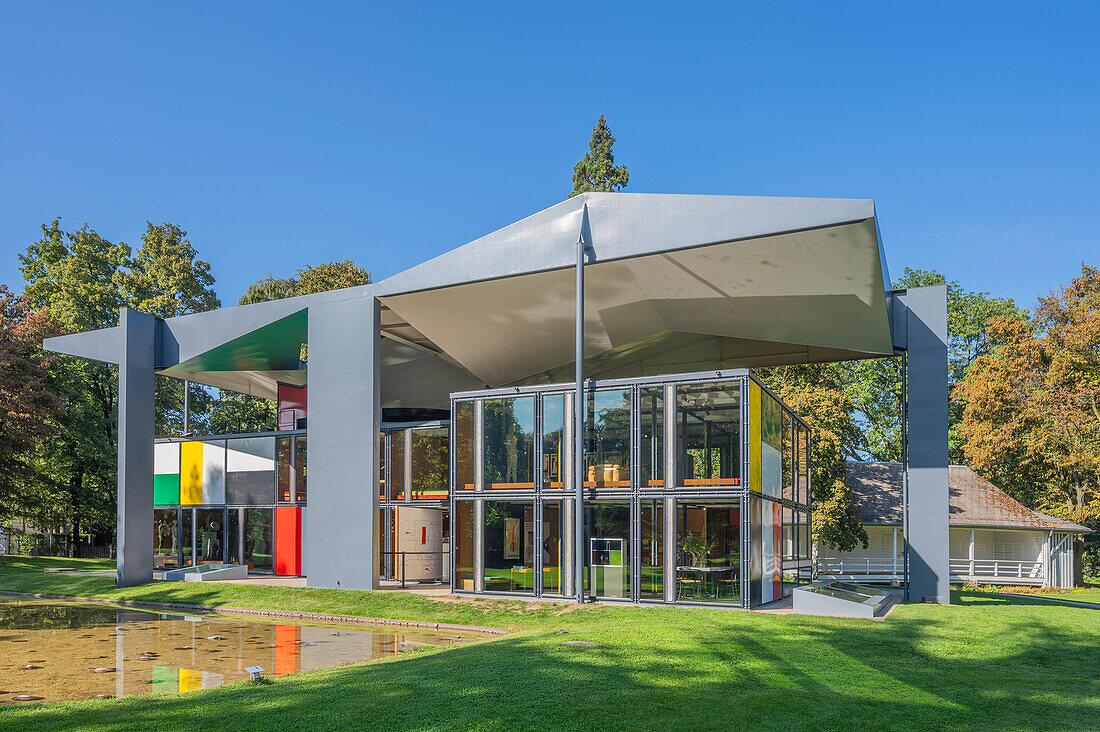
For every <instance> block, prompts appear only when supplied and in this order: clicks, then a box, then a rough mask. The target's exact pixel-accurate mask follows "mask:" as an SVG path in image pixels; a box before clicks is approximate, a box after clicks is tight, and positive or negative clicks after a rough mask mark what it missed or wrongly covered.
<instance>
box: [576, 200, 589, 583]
mask: <svg viewBox="0 0 1100 732" xmlns="http://www.w3.org/2000/svg"><path fill="white" fill-rule="evenodd" d="M587 216H588V207H587V206H586V207H585V208H584V213H583V217H584V218H587ZM585 248H586V247H585V241H584V220H583V218H582V220H581V225H580V227H579V231H578V232H577V262H576V265H575V266H576V268H577V285H576V292H575V293H574V295H573V297H574V300H575V304H576V316H575V319H574V321H573V328H574V330H575V332H576V350H575V351H574V363H575V364H576V380H575V384H576V391H575V392H574V393H575V394H576V395H577V396H576V398H575V399H574V400H573V488H574V490H575V491H576V502H577V503H576V505H577V512H576V515H575V516H574V521H575V523H574V524H573V534H574V536H573V540H574V543H575V545H576V549H575V550H574V552H573V553H574V555H575V556H578V557H583V556H584V555H585V553H584V459H583V458H584V407H585V403H586V402H585V398H584V255H585ZM574 582H575V584H576V591H577V602H584V562H577V564H576V567H575V579H574Z"/></svg>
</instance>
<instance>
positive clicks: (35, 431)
mask: <svg viewBox="0 0 1100 732" xmlns="http://www.w3.org/2000/svg"><path fill="white" fill-rule="evenodd" d="M58 333H60V329H59V326H58V324H57V323H56V322H55V321H53V320H51V319H50V317H49V315H48V314H47V313H46V312H45V311H43V310H39V311H33V310H32V309H31V307H30V304H29V303H28V302H27V300H26V299H25V298H22V297H18V296H16V295H15V294H13V293H12V292H11V291H10V290H9V289H8V288H7V286H5V285H0V404H2V405H3V409H0V519H3V520H8V519H11V518H14V517H19V518H29V519H32V520H39V521H40V520H42V519H43V518H45V517H46V516H47V515H48V511H49V505H48V504H49V501H48V500H47V499H46V497H47V496H48V494H49V490H48V481H47V480H44V478H43V476H42V474H41V471H40V470H39V466H38V464H37V463H36V461H35V459H34V457H35V455H36V454H37V448H38V445H39V442H40V441H41V440H42V439H43V438H45V437H46V436H47V435H49V434H50V432H51V431H52V430H54V429H55V428H56V424H55V422H54V420H55V419H56V417H57V416H58V415H59V414H60V412H61V409H62V403H61V400H60V399H59V398H58V397H57V396H56V395H55V394H54V393H53V391H51V389H50V375H49V370H50V369H51V368H52V367H53V366H54V365H55V362H56V359H55V358H53V357H51V356H48V355H47V354H45V353H43V352H42V350H41V349H40V348H39V347H38V346H39V344H40V343H41V341H42V339H43V338H48V337H50V336H52V335H57V334H58Z"/></svg>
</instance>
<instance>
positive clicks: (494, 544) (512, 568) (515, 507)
mask: <svg viewBox="0 0 1100 732" xmlns="http://www.w3.org/2000/svg"><path fill="white" fill-rule="evenodd" d="M484 521H485V523H484V532H485V533H484V537H485V544H484V549H485V555H484V562H485V591H486V592H521V593H530V592H534V591H535V590H534V588H535V585H534V582H535V573H534V568H535V546H534V540H535V536H534V532H535V504H534V503H530V502H527V501H485V517H484Z"/></svg>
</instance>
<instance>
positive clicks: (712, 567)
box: [676, 500, 741, 604]
mask: <svg viewBox="0 0 1100 732" xmlns="http://www.w3.org/2000/svg"><path fill="white" fill-rule="evenodd" d="M740 508H741V503H740V502H739V501H705V502H704V501H682V500H677V501H676V552H677V556H676V599H677V600H685V601H694V602H728V603H731V604H740V602H741V590H740V572H741V510H740Z"/></svg>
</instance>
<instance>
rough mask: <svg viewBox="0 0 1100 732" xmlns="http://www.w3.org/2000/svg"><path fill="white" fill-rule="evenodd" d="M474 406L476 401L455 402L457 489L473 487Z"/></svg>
mask: <svg viewBox="0 0 1100 732" xmlns="http://www.w3.org/2000/svg"><path fill="white" fill-rule="evenodd" d="M476 408H477V402H456V403H455V413H454V434H455V488H456V489H457V490H466V491H472V490H473V489H474V454H475V451H476V450H477V436H476V432H475V424H474V411H475V409H476Z"/></svg>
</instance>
